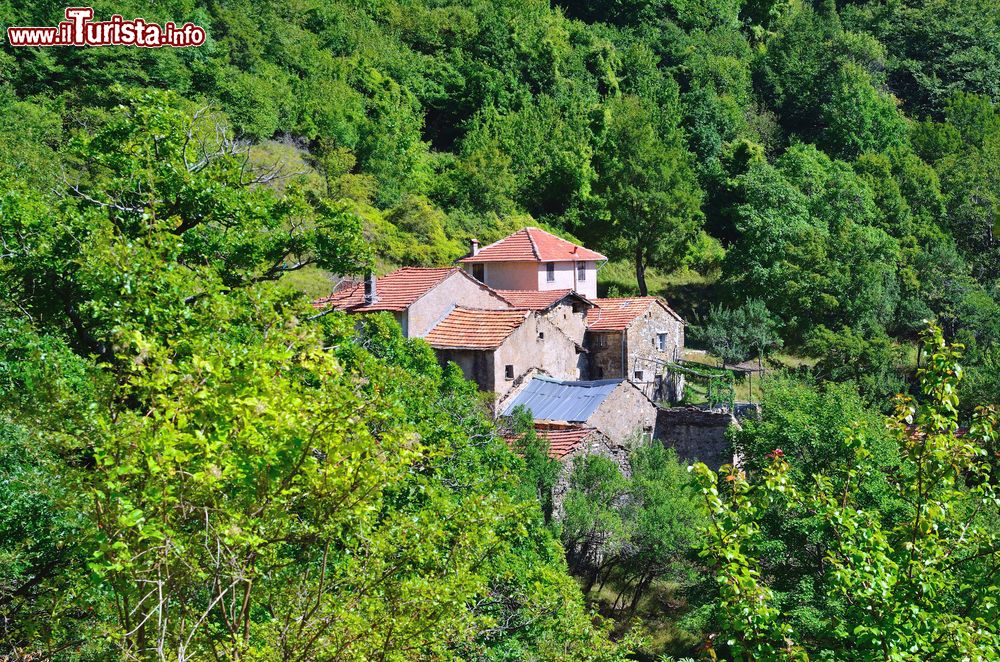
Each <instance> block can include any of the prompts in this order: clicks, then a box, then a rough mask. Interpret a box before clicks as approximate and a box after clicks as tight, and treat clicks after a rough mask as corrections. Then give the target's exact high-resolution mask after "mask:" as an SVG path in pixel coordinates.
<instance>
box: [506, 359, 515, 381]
mask: <svg viewBox="0 0 1000 662" xmlns="http://www.w3.org/2000/svg"><path fill="white" fill-rule="evenodd" d="M503 376H504V379H508V380H510V379H514V365H513V364H512V363H508V364H507V365H505V366H504V367H503Z"/></svg>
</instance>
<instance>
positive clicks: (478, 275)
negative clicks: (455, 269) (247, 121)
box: [472, 264, 486, 283]
mask: <svg viewBox="0 0 1000 662" xmlns="http://www.w3.org/2000/svg"><path fill="white" fill-rule="evenodd" d="M472 277H473V278H475V279H476V280H478V281H479V282H480V283H484V282H486V265H485V264H474V265H472Z"/></svg>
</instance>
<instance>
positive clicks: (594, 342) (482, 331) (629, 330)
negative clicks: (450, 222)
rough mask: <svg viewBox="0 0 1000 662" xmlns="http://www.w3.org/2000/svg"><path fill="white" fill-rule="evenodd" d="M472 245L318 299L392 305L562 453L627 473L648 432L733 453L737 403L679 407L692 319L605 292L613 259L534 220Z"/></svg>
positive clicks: (503, 409) (371, 309) (658, 303)
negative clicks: (433, 264) (729, 433)
mask: <svg viewBox="0 0 1000 662" xmlns="http://www.w3.org/2000/svg"><path fill="white" fill-rule="evenodd" d="M470 244H471V245H470V249H469V252H468V254H467V255H466V256H465V257H463V258H461V259H459V260H458V261H457V262H458V265H459V266H453V267H442V268H420V267H405V268H402V269H398V270H396V271H393V272H392V273H389V274H387V275H385V276H382V277H375V276H374V275H371V274H369V275H367V276H366V277H365V278H364V279H363V280H361V281H357V280H347V281H342V282H341V283H340V284H338V286H337V287H336V289H335V290H334V292H333V293H332V294H331V295H330V296H328V297H325V298H323V299H320V300H318V301H316V302H314V304H313V305H314V306H316V307H317V308H321V309H333V310H340V311H344V312H347V313H350V314H358V315H361V314H368V313H376V312H388V313H391V314H392V315H393V317H394V318H395V319H396V321H397V322H398V323H399V325H400V327H401V329H402V330H403V334H404V335H405V336H406V337H408V338H422V339H424V340H425V341H426V342H427V343H428V344H430V346H431V347H432V348H434V351H435V353H436V355H437V357H438V360H439V361H440V362H441V363H442V364H444V363H447V362H449V361H451V362H454V363H456V364H457V365H458V366H460V367H461V369H462V372H463V373H464V375H465V376H466V378H467V379H469V380H471V381H473V382H475V383H476V384H477V385H478V386H479V388H480V390H482V391H484V392H488V393H492V394H494V396H495V399H494V400H493V412H494V415H495V416H497V417H499V418H503V417H509V416H511V415H512V414H513V413H514V410H515V409H516V408H518V407H524V408H525V409H526V410H527V411H528V412H530V414H531V416H532V418H533V419H534V421H535V429H536V432H537V434H538V435H539V436H540V437H542V438H544V439H546V441H547V442H548V445H549V454H550V456H551V457H553V458H555V459H558V460H560V461H564V462H565V461H566V460H567V459H571V458H573V457H576V456H579V455H581V454H584V453H601V454H603V455H606V456H608V457H611V458H613V459H614V460H615V461H616V462H617V463H618V464H619V466H621V467H622V469H623V471H626V472H627V471H628V462H627V452H628V448H629V447H630V446H631V445H634V443H635V442H636V441H638V440H640V439H650V438H654V439H659V440H662V441H663V442H664V443H667V444H669V445H671V446H673V447H675V448H676V449H677V451H678V454H679V455H680V456H681V457H682V458H684V459H687V460H701V461H705V462H707V463H708V464H710V465H713V466H719V465H721V464H724V463H727V462H731V461H732V455H731V454H727V450H726V449H727V442H726V440H725V430H726V428H728V426H729V425H732V424H738V423H736V419H735V418H734V417H733V416H732V414H731V413H730V412H729V411H722V412H719V411H711V410H704V411H703V410H700V409H697V408H693V407H675V406H674V405H677V404H679V403H680V402H681V401H682V400H683V398H684V389H685V379H684V374H683V372H682V369H680V370H679V369H678V368H679V365H680V361H681V359H682V355H683V351H684V327H685V322H684V320H683V319H682V318H681V317H680V315H678V314H677V313H676V312H674V311H673V310H672V309H671V308H670V306H669V305H668V304H667V302H666V301H664V300H663V299H661V298H660V297H655V296H646V297H629V298H601V297H598V296H597V279H598V274H599V272H600V268H601V267H602V266H603V265H604V263H605V262H606V261H607V258H605V256H604V255H601V254H600V253H597V252H595V251H593V250H590V249H588V248H585V247H583V246H578V245H576V244H573V243H572V242H569V241H566V240H565V239H561V238H559V237H556V236H555V235H552V234H550V233H548V232H546V231H544V230H541V229H539V228H535V227H527V228H524V229H522V230H519V231H517V232H515V233H513V234H511V235H509V236H507V237H504V238H503V239H501V240H499V241H497V242H495V243H493V244H490V245H488V246H485V247H480V246H479V244H478V242H477V241H476V240H475V239H473V240H472V241H471V242H470ZM567 464H568V463H567ZM557 489H558V488H557ZM556 501H558V499H556Z"/></svg>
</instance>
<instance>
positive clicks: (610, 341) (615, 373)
mask: <svg viewBox="0 0 1000 662" xmlns="http://www.w3.org/2000/svg"><path fill="white" fill-rule="evenodd" d="M584 346H585V347H586V348H587V352H588V355H589V356H588V358H589V364H590V378H591V379H617V378H619V377H626V375H625V357H626V356H627V354H626V351H627V347H626V345H625V332H624V331H600V332H598V331H588V332H587V336H586V342H585V343H584Z"/></svg>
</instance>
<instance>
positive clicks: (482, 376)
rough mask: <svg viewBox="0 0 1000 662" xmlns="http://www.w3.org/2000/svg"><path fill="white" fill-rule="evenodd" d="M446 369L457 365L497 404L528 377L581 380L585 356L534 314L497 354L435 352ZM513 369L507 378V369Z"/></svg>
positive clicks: (482, 351)
mask: <svg viewBox="0 0 1000 662" xmlns="http://www.w3.org/2000/svg"><path fill="white" fill-rule="evenodd" d="M434 351H435V353H436V354H437V357H438V361H439V362H440V363H441V364H442V365H443V364H445V363H447V362H448V361H454V362H455V363H457V364H458V366H459V367H460V368H461V369H462V373H463V374H464V375H465V378H466V379H468V380H471V381H474V382H476V384H477V385H478V386H479V388H480V390H482V391H487V392H492V393H496V395H497V400H498V401H500V400H501V399H504V398H506V396H507V395H508V393H509V392H510V391H511V390H512V389H514V388H515V387H517V386H520V385H521V384H523V383H524V381H525V375H527V374H529V373H532V374H535V373H539V374H543V375H548V376H549V377H552V378H554V379H567V380H578V379H580V375H581V372H582V371H585V370H586V355H585V354H583V353H580V352H578V351H577V346H576V343H574V342H573V341H572V340H570V338H569V337H568V336H567V335H566V334H565V333H563V332H562V331H561V330H560V329H559V327H557V326H556V325H554V324H553V323H552V322H550V321H549V320H547V319H545V318H544V317H542V316H540V315H538V314H536V313H532V314H530V315H528V317H527V319H525V321H524V323H523V324H521V326H519V327H518V328H517V329H515V330H514V332H513V333H511V334H510V336H508V337H507V340H505V341H504V343H503V344H502V345H501V346H500V347H498V348H497V349H496V350H467V349H435V350H434ZM508 365H510V366H513V376H512V378H511V379H508V378H507V372H506V367H507V366H508Z"/></svg>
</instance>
